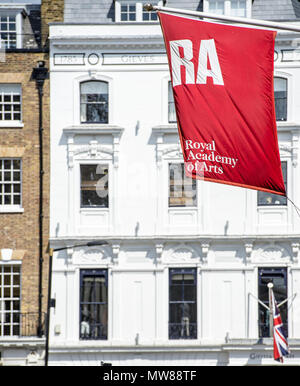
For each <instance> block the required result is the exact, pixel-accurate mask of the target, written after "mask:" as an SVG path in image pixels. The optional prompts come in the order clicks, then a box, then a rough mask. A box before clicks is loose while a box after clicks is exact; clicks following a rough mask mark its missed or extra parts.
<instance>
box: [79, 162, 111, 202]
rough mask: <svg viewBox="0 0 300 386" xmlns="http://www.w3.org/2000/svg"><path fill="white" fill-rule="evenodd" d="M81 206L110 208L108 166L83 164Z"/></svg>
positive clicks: (81, 170)
mask: <svg viewBox="0 0 300 386" xmlns="http://www.w3.org/2000/svg"><path fill="white" fill-rule="evenodd" d="M80 172H81V207H93V206H97V207H103V208H108V166H107V165H81V166H80Z"/></svg>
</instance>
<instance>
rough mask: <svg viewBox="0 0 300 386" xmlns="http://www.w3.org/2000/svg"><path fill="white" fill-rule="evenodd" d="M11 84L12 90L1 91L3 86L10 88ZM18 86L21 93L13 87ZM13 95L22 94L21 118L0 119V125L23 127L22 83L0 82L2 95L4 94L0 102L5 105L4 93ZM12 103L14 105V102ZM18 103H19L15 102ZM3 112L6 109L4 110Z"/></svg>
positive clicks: (0, 93)
mask: <svg viewBox="0 0 300 386" xmlns="http://www.w3.org/2000/svg"><path fill="white" fill-rule="evenodd" d="M10 86H11V91H10V92H1V87H4V88H9V87H10ZM16 86H18V88H19V89H20V91H19V93H17V92H15V91H14V90H13V89H14V87H16ZM9 94H10V95H11V96H13V95H14V94H19V95H20V102H19V103H18V104H20V120H14V119H11V120H5V119H3V120H0V127H23V126H24V125H23V111H22V110H23V109H22V107H23V106H22V85H21V84H20V83H0V96H1V95H2V101H1V102H0V105H1V106H2V104H3V105H5V103H4V99H3V97H4V95H9ZM9 104H11V105H14V103H13V102H11V103H9ZM15 104H17V103H15ZM3 113H5V112H4V110H3Z"/></svg>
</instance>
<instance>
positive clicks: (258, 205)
mask: <svg viewBox="0 0 300 386" xmlns="http://www.w3.org/2000/svg"><path fill="white" fill-rule="evenodd" d="M282 164H285V165H286V181H285V189H286V192H287V191H288V179H289V176H288V161H287V160H281V168H282ZM283 180H284V174H283ZM260 195H261V196H262V195H269V196H270V197H272V198H274V197H275V196H278V197H280V198H284V200H285V203H284V204H259V196H260ZM256 206H257V208H287V206H288V202H287V198H286V197H284V196H280V195H278V194H274V193H268V192H263V191H260V190H258V191H257V199H256Z"/></svg>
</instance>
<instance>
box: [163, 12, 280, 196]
mask: <svg viewBox="0 0 300 386" xmlns="http://www.w3.org/2000/svg"><path fill="white" fill-rule="evenodd" d="M159 18H160V23H161V27H162V31H163V36H164V40H165V45H166V51H167V56H168V61H169V67H170V73H171V81H172V86H173V94H174V101H175V109H176V115H177V124H178V132H179V137H180V141H181V147H182V152H183V157H184V162H185V170H186V174H187V175H188V176H189V177H192V178H199V179H204V180H207V181H212V182H219V183H223V184H229V185H235V186H241V187H245V188H251V189H256V190H262V191H267V192H271V193H275V194H280V195H283V196H284V195H285V194H286V193H285V186H284V182H283V176H282V171H281V163H280V156H279V147H278V138H277V129H276V118H275V104H274V90H273V71H274V44H275V36H276V32H274V31H268V30H263V29H255V28H246V27H238V26H231V25H224V24H219V23H212V22H206V21H202V20H194V19H190V18H186V17H180V16H173V15H170V14H167V13H163V12H160V13H159Z"/></svg>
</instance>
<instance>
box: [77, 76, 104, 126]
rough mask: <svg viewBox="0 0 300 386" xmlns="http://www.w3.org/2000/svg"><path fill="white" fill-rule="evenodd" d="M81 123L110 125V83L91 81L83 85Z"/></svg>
mask: <svg viewBox="0 0 300 386" xmlns="http://www.w3.org/2000/svg"><path fill="white" fill-rule="evenodd" d="M80 100H81V122H83V123H108V83H107V82H100V81H90V82H84V83H82V84H81V98H80Z"/></svg>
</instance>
